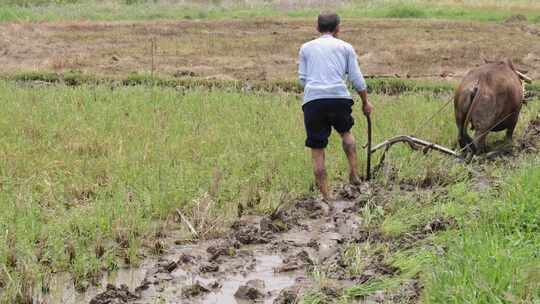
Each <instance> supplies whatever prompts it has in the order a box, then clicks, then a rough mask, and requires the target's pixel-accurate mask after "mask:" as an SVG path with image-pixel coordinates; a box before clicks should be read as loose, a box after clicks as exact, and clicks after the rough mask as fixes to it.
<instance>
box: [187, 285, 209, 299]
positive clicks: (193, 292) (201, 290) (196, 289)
mask: <svg viewBox="0 0 540 304" xmlns="http://www.w3.org/2000/svg"><path fill="white" fill-rule="evenodd" d="M208 292H210V289H209V288H208V287H206V286H204V285H203V284H201V283H200V282H199V281H197V282H196V283H195V284H192V285H188V286H185V287H184V288H182V296H183V297H184V298H193V297H197V296H200V295H202V294H205V293H208Z"/></svg>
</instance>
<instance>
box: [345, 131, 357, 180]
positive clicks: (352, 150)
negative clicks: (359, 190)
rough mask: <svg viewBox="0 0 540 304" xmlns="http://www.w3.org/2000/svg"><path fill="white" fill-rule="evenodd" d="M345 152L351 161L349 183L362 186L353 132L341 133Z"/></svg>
mask: <svg viewBox="0 0 540 304" xmlns="http://www.w3.org/2000/svg"><path fill="white" fill-rule="evenodd" d="M340 135H341V139H342V145H343V151H344V152H345V155H347V160H348V161H349V181H350V182H351V184H353V185H358V184H360V177H359V176H358V160H357V157H356V140H355V139H354V135H352V133H351V132H345V133H341V134H340Z"/></svg>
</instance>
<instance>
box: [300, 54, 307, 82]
mask: <svg viewBox="0 0 540 304" xmlns="http://www.w3.org/2000/svg"><path fill="white" fill-rule="evenodd" d="M306 79H307V60H306V57H305V54H304V49H303V48H300V52H299V54H298V80H299V81H300V85H301V86H302V87H304V86H305V85H306Z"/></svg>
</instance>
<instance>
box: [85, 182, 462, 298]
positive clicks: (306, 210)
mask: <svg viewBox="0 0 540 304" xmlns="http://www.w3.org/2000/svg"><path fill="white" fill-rule="evenodd" d="M384 191H386V190H383V189H378V188H377V187H375V186H371V185H369V184H367V183H366V184H363V185H361V186H345V187H343V188H341V189H340V190H339V191H337V194H338V196H339V197H340V198H339V199H338V200H337V201H336V202H333V203H332V204H331V208H329V206H328V205H326V204H325V203H323V202H320V201H318V200H316V199H312V198H305V199H299V200H297V201H295V202H294V203H292V204H291V206H289V207H288V208H283V209H280V210H277V211H276V212H274V213H273V214H272V215H269V216H254V215H247V216H243V217H242V218H240V219H238V220H237V221H236V222H235V223H234V224H232V226H231V229H230V231H229V232H228V233H227V234H226V235H225V236H223V237H221V238H218V239H214V240H207V241H200V242H198V243H194V244H188V245H175V246H173V247H171V248H169V249H168V250H167V252H166V253H165V254H164V255H162V256H161V257H160V258H159V259H158V260H156V261H154V262H153V263H146V264H145V265H144V266H143V267H142V269H143V270H144V272H145V274H144V276H142V277H141V278H140V281H139V282H138V283H137V284H135V285H133V284H131V286H130V287H128V286H126V285H122V282H117V284H116V285H111V284H109V285H108V286H106V287H103V291H102V292H101V293H99V294H97V295H95V296H94V297H93V298H92V299H91V301H90V303H92V304H104V303H141V304H142V303H201V304H202V303H281V304H285V303H296V302H295V301H297V300H298V299H299V297H300V296H301V295H302V294H303V293H304V292H305V291H306V290H308V289H310V288H313V287H317V288H319V290H320V291H321V292H322V294H323V297H325V299H326V300H327V301H329V302H332V301H334V300H336V299H338V298H340V297H341V296H342V293H343V290H344V289H345V288H347V287H351V286H353V285H356V284H362V283H365V282H368V281H370V280H373V279H376V278H379V277H381V276H393V275H398V274H399V273H400V269H398V268H396V267H394V266H391V265H387V264H385V262H384V254H382V253H376V254H374V255H373V256H369V257H366V259H367V264H366V266H365V267H364V269H363V271H362V273H353V272H351V271H350V270H349V268H348V266H349V265H348V262H347V258H346V256H345V255H346V254H345V251H346V249H347V248H348V247H349V246H350V245H351V244H354V243H362V242H366V241H370V242H381V243H382V242H384V243H388V244H392V246H391V248H394V249H398V248H399V249H403V248H409V247H412V246H414V244H415V242H417V241H418V240H420V239H423V238H425V237H427V236H428V235H430V234H432V233H435V232H437V231H440V230H445V229H449V228H451V227H452V226H454V225H455V223H453V221H452V220H451V219H450V220H448V219H443V218H435V219H433V220H432V221H431V222H429V223H427V224H425V225H421V226H418V227H417V228H416V229H415V230H414V231H413V232H412V233H410V234H407V236H406V237H401V238H393V239H392V238H385V237H383V236H382V235H381V234H380V233H378V232H377V231H366V230H364V229H365V228H362V227H363V226H362V220H361V218H360V217H359V211H360V208H362V207H363V206H365V205H366V203H367V200H369V199H372V198H373V197H375V196H377V195H379V192H380V193H381V194H382V193H383V192H384ZM313 270H316V271H318V272H319V273H321V275H324V276H325V277H326V279H325V283H324V286H321V285H320V282H317V281H316V280H315V279H314V276H313V275H312V271H313ZM421 289H422V287H421V285H420V283H419V282H418V281H417V280H412V281H410V282H407V283H405V284H403V286H402V287H401V288H399V290H398V291H397V292H395V293H393V294H384V293H379V294H375V295H372V296H370V297H367V298H365V300H368V301H373V302H380V301H379V300H380V299H383V300H384V299H385V300H386V301H388V300H391V301H394V299H395V300H396V301H397V300H399V301H401V302H407V303H414V302H416V301H417V299H418V297H419V294H420V292H421ZM378 299H379V300H378Z"/></svg>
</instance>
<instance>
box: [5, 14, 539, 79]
mask: <svg viewBox="0 0 540 304" xmlns="http://www.w3.org/2000/svg"><path fill="white" fill-rule="evenodd" d="M535 33H536V28H535V27H533V26H531V25H528V27H527V30H523V29H522V28H521V27H520V24H515V25H514V24H496V23H485V22H458V21H435V20H381V19H374V20H369V19H361V20H352V19H346V20H344V22H343V33H342V38H343V39H345V40H347V41H349V42H351V43H352V44H353V45H354V46H355V47H356V49H357V52H358V54H359V60H360V63H361V67H362V69H363V71H364V73H365V74H366V75H399V76H400V77H441V75H442V76H443V77H445V78H448V77H456V76H460V75H463V73H464V72H465V71H467V70H468V69H470V68H471V67H473V66H475V65H476V64H479V63H481V62H482V58H484V57H485V58H490V59H494V58H503V57H510V58H512V59H514V61H515V62H516V63H517V64H518V65H519V66H520V67H523V68H525V69H528V70H530V75H531V76H532V77H533V78H538V77H539V76H540V74H539V73H540V44H538V43H536V41H537V39H536V38H537V37H536V34H535ZM316 36H317V35H316V33H315V32H314V26H313V21H312V20H310V19H309V20H308V19H287V18H281V19H280V18H274V19H268V18H260V19H254V20H253V19H252V20H231V21H194V20H183V21H177V22H70V23H4V24H0V55H1V56H0V64H1V65H2V67H3V72H4V73H15V72H18V71H28V70H41V71H57V72H62V71H69V70H81V71H83V72H88V73H95V74H105V75H127V74H129V73H132V72H144V71H146V72H150V71H152V70H154V71H155V72H156V73H161V74H166V75H173V76H174V75H176V76H177V77H201V78H214V79H239V80H275V79H294V78H296V70H297V68H296V64H297V52H298V48H299V47H300V45H301V44H302V43H303V42H305V41H308V40H310V39H313V38H315V37H316ZM153 41H154V42H155V43H154V42H153ZM153 46H154V47H153ZM152 49H153V50H152ZM152 54H154V55H153V56H152ZM152 62H153V64H152Z"/></svg>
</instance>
